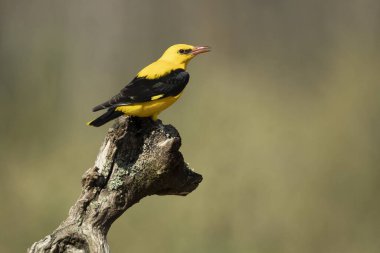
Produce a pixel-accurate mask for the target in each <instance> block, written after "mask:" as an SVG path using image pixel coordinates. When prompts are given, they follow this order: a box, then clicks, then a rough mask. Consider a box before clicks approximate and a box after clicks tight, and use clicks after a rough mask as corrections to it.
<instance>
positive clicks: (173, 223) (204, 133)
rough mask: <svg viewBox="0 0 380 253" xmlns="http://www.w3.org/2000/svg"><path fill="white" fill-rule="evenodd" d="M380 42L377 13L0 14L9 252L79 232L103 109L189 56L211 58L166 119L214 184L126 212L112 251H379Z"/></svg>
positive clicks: (138, 5)
mask: <svg viewBox="0 0 380 253" xmlns="http://www.w3.org/2000/svg"><path fill="white" fill-rule="evenodd" d="M379 31H380V2H379V1H378V0H360V1H359V0H356V1H355V0H348V1H338V0H335V1H328V0H319V1H295V0H284V1H275V0H250V1H248V0H247V1H227V0H223V1H201V0H194V1H154V0H151V1H137V0H133V1H102V0H92V1H89V0H87V1H85V0H81V1H73V0H66V1H57V0H35V1H30V0H19V1H11V0H0V84H1V86H0V103H1V106H0V113H1V124H0V162H1V163H0V198H1V208H0V230H1V234H0V252H4V253H5V252H25V250H26V248H27V247H29V246H30V245H31V244H32V243H33V242H34V241H36V240H39V239H41V238H42V237H43V236H45V235H47V234H48V233H50V232H52V231H53V230H54V229H55V228H56V227H57V226H58V225H59V223H60V222H61V221H62V220H63V219H65V218H66V215H67V213H68V210H69V208H70V206H71V205H72V204H73V203H74V201H75V200H76V198H77V197H78V195H79V193H80V178H81V175H82V174H83V173H84V171H85V170H86V169H88V168H89V167H91V166H92V165H93V162H94V160H95V157H96V155H97V152H98V149H99V147H100V144H101V142H102V140H103V137H104V135H105V133H106V131H107V129H108V126H109V125H107V126H106V127H102V128H90V127H87V126H86V125H85V122H87V121H88V120H90V119H92V118H94V117H95V116H96V115H97V114H94V113H92V112H91V108H92V107H93V106H94V105H96V104H98V103H100V102H103V101H104V100H105V99H107V98H109V97H110V96H112V95H114V94H115V93H116V92H118V91H119V90H120V89H121V88H122V87H123V85H124V84H126V83H127V82H128V81H130V80H131V79H132V77H133V76H134V75H135V74H136V73H137V72H138V71H139V70H140V69H141V68H142V67H144V66H145V65H147V64H148V63H150V62H152V61H153V60H155V59H156V58H158V57H159V56H160V55H161V53H162V52H163V50H164V49H166V48H167V47H168V46H169V45H172V44H176V43H189V44H195V45H210V46H212V48H213V51H212V53H210V54H205V55H201V56H199V57H197V58H196V59H194V60H193V61H192V62H191V63H190V65H189V68H188V70H189V72H190V73H191V81H190V85H188V87H187V88H186V92H185V95H184V96H183V97H182V98H181V100H180V101H179V102H177V103H176V104H175V106H173V107H171V108H170V109H168V110H167V111H165V112H164V113H162V114H161V117H160V118H161V119H162V120H163V121H164V122H165V123H170V124H173V125H174V126H176V128H177V129H178V130H179V132H180V133H181V135H182V138H183V146H182V151H183V153H184V155H185V158H186V160H187V161H188V162H189V163H190V165H191V166H192V167H194V168H195V169H196V171H197V172H199V173H201V174H203V176H204V181H203V182H202V184H201V185H200V187H199V188H198V189H197V190H196V191H195V192H193V193H192V194H190V195H189V196H187V197H185V198H182V197H174V196H173V197H149V198H146V199H143V200H142V201H141V202H140V203H139V204H137V205H136V206H134V207H133V208H131V209H130V210H128V211H127V212H126V213H125V214H124V215H123V216H122V217H121V218H120V219H118V220H117V221H116V222H115V224H114V225H113V227H112V228H111V230H110V233H109V243H110V246H111V250H112V252H114V253H117V252H156V253H161V252H162V253H164V252H185V253H186V252H189V253H190V252H201V253H206V252H207V253H208V252H218V253H223V252H243V253H244V252H247V253H248V252H250V253H251V252H257V253H274V252H284V253H294V252H302V253H304V252H308V253H309V252H310V253H313V252H315V253H320V252H324V253H326V252H345V253H351V252H360V253H363V252H365V253H367V252H379V251H380V239H379V238H380V202H379V201H380V199H379V195H380V166H379V165H380V131H379V129H380V82H379V81H380V74H379V72H380V46H379V45H380V32H379ZM53 191H54V194H53Z"/></svg>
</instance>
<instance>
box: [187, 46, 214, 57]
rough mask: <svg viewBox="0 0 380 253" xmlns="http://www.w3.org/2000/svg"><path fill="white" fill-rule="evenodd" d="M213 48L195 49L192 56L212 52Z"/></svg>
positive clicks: (201, 47)
mask: <svg viewBox="0 0 380 253" xmlns="http://www.w3.org/2000/svg"><path fill="white" fill-rule="evenodd" d="M210 51H211V48H210V47H208V46H200V47H194V49H193V50H192V51H191V54H192V55H198V54H202V53H206V52H210Z"/></svg>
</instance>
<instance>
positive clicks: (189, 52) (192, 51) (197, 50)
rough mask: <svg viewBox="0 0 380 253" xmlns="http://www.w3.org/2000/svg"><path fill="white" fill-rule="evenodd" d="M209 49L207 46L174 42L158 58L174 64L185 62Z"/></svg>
mask: <svg viewBox="0 0 380 253" xmlns="http://www.w3.org/2000/svg"><path fill="white" fill-rule="evenodd" d="M210 50H211V48H210V47H208V46H192V45H186V44H176V45H173V46H171V47H169V48H168V49H166V51H165V52H164V54H163V55H162V56H161V58H160V60H163V61H168V62H171V63H174V64H187V63H188V62H189V61H190V60H191V59H193V58H194V57H195V56H196V55H198V54H201V53H206V52H209V51H210Z"/></svg>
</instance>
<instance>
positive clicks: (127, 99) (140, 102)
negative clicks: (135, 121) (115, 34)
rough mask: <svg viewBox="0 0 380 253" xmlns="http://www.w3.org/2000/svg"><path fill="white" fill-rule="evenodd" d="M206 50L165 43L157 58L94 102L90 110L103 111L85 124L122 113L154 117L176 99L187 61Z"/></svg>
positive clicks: (184, 81) (182, 85)
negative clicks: (101, 100)
mask: <svg viewBox="0 0 380 253" xmlns="http://www.w3.org/2000/svg"><path fill="white" fill-rule="evenodd" d="M209 51H210V47H207V46H200V47H198V46H191V45H186V44H177V45H173V46H171V47H169V48H168V49H167V50H166V51H165V52H164V54H163V55H162V56H161V57H160V58H159V59H158V60H157V61H155V62H153V63H152V64H150V65H148V66H147V67H145V68H143V69H142V70H141V71H140V72H139V73H138V74H137V75H136V77H135V78H134V79H133V80H132V81H131V82H130V83H129V84H127V85H126V86H125V87H124V88H123V89H122V90H121V91H120V92H119V94H117V95H115V96H113V97H112V98H111V99H110V100H108V101H106V102H104V103H102V104H100V105H98V106H95V107H94V108H93V109H92V111H94V112H95V111H99V110H103V109H107V111H106V112H105V113H104V114H102V115H101V116H100V117H98V118H96V119H95V120H93V121H91V122H88V123H87V124H88V125H90V126H95V127H99V126H101V125H103V124H105V123H107V122H108V121H110V120H113V119H115V118H117V117H119V116H121V115H123V114H125V115H130V116H137V117H152V119H153V120H157V116H158V114H159V113H160V112H162V111H163V110H165V109H166V108H168V107H169V106H170V105H172V104H173V103H174V102H175V101H177V99H178V98H179V97H180V96H181V94H182V91H183V89H184V88H185V87H186V85H187V83H188V81H189V78H190V75H189V73H187V72H186V67H187V64H188V62H189V61H190V60H191V59H193V58H194V57H195V56H196V55H198V54H201V53H205V52H209Z"/></svg>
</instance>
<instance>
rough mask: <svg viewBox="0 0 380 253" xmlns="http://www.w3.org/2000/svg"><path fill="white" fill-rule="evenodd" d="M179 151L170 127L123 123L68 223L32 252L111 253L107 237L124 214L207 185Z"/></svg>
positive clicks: (85, 181)
mask: <svg viewBox="0 0 380 253" xmlns="http://www.w3.org/2000/svg"><path fill="white" fill-rule="evenodd" d="M180 146H181V137H180V136H179V133H178V131H177V130H176V129H175V128H174V127H173V126H171V125H163V124H162V122H161V121H160V120H158V121H152V120H151V119H150V118H134V117H119V119H118V120H117V121H116V123H115V124H114V125H113V127H111V128H110V129H109V130H108V133H107V135H106V137H105V140H104V142H103V144H102V146H101V148H100V151H99V154H98V157H97V159H96V162H95V165H94V167H92V168H90V169H89V170H87V171H86V172H85V173H84V175H83V177H82V193H81V195H80V197H79V199H78V200H77V201H76V203H75V204H74V205H73V206H72V207H71V209H70V211H69V216H68V217H67V219H66V220H65V221H63V222H62V223H61V224H60V225H59V227H58V228H57V229H56V230H55V231H54V232H53V233H51V234H50V235H48V236H46V237H45V238H43V239H41V240H40V241H38V242H35V243H34V244H33V245H32V246H31V248H30V249H28V252H29V253H35V252H54V253H58V252H97V253H98V252H99V253H104V252H109V246H108V243H107V238H106V236H107V232H108V230H109V229H110V227H111V225H112V223H113V222H114V221H115V220H116V219H117V218H118V217H120V216H121V215H122V214H123V213H124V211H126V210H127V209H128V208H130V207H131V206H132V205H134V204H135V203H137V202H139V200H140V199H142V198H144V197H146V196H149V195H181V196H185V195H187V194H189V193H190V192H192V191H193V190H195V189H196V188H197V186H198V184H199V183H200V182H201V181H202V176H201V175H200V174H197V173H195V172H194V171H193V170H191V169H190V168H189V166H188V165H187V164H186V163H185V162H184V159H183V156H182V154H181V153H180V152H179V148H180Z"/></svg>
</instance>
